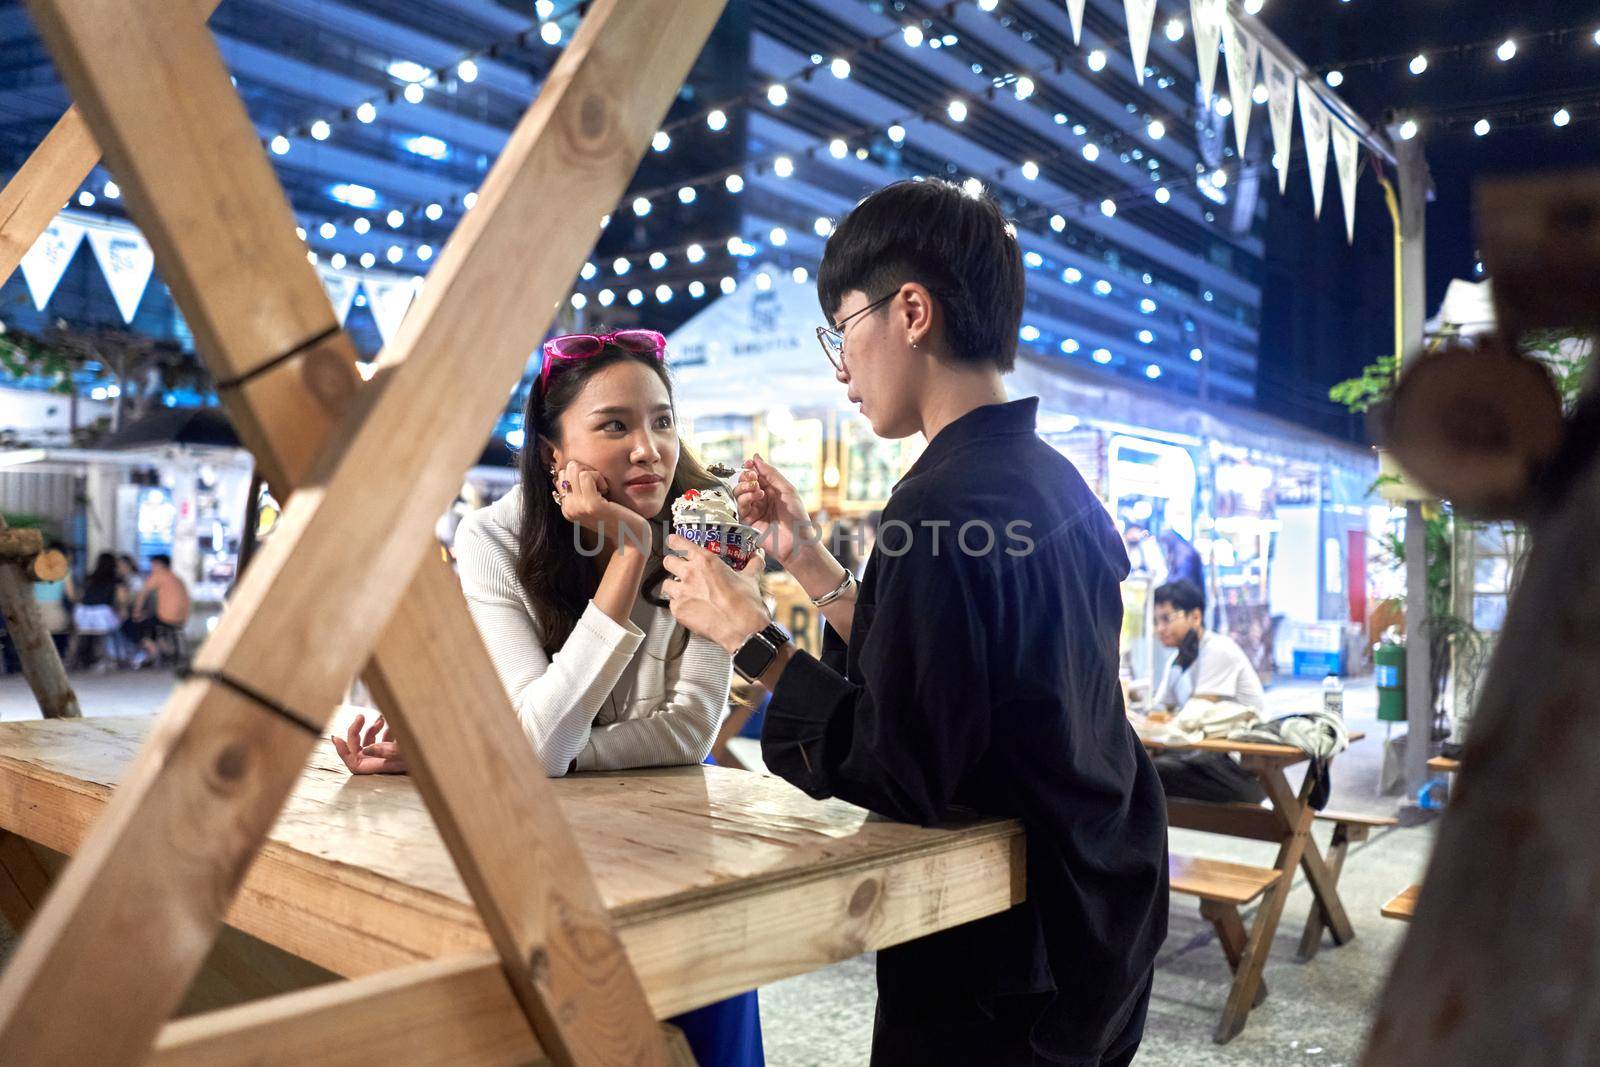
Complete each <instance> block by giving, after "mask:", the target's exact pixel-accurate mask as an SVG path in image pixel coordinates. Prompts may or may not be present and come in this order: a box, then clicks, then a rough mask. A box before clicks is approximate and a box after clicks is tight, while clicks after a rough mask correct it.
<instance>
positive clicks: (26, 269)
mask: <svg viewBox="0 0 1600 1067" xmlns="http://www.w3.org/2000/svg"><path fill="white" fill-rule="evenodd" d="M83 229H84V228H83V227H82V226H80V225H79V224H78V223H76V222H73V221H72V220H71V219H66V218H62V217H60V216H57V217H56V220H55V221H54V222H52V223H51V224H50V225H49V226H48V227H47V228H46V229H45V231H44V232H43V233H41V234H40V235H39V239H38V240H37V241H34V242H33V247H32V248H30V249H28V252H27V254H26V255H24V256H23V257H22V263H21V267H22V281H23V284H25V285H26V286H27V287H28V295H29V296H31V297H33V309H34V310H35V311H43V310H44V306H45V305H46V304H48V303H49V302H50V295H51V294H52V293H54V292H55V291H56V286H58V285H60V284H61V276H62V275H63V274H65V273H66V271H67V264H69V263H71V262H72V257H73V255H75V254H76V253H77V251H78V245H79V244H81V243H82V242H83Z"/></svg>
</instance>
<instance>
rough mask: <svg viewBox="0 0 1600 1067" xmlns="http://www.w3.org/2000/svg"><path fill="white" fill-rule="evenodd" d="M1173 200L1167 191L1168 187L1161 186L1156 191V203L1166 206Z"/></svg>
mask: <svg viewBox="0 0 1600 1067" xmlns="http://www.w3.org/2000/svg"><path fill="white" fill-rule="evenodd" d="M1171 199H1172V193H1171V192H1169V191H1168V189H1167V187H1166V186H1165V185H1163V186H1160V187H1159V188H1157V189H1156V203H1158V204H1165V203H1167V202H1169V201H1170V200H1171Z"/></svg>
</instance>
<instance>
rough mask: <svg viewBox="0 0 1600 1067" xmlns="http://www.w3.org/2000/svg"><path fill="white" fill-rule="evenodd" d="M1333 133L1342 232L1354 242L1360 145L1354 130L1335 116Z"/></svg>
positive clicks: (1331, 127)
mask: <svg viewBox="0 0 1600 1067" xmlns="http://www.w3.org/2000/svg"><path fill="white" fill-rule="evenodd" d="M1329 129H1330V130H1331V131H1332V133H1333V162H1334V169H1335V170H1337V171H1338V172H1339V192H1341V193H1343V194H1344V234H1345V240H1346V242H1347V243H1349V244H1355V243H1356V177H1357V175H1356V169H1357V168H1358V167H1359V166H1360V165H1361V146H1360V144H1359V143H1358V142H1357V140H1356V132H1355V131H1354V130H1352V129H1351V128H1350V127H1349V126H1347V125H1345V124H1344V122H1343V121H1342V120H1341V119H1339V118H1337V117H1335V118H1334V119H1333V122H1332V123H1331V124H1330V126H1329Z"/></svg>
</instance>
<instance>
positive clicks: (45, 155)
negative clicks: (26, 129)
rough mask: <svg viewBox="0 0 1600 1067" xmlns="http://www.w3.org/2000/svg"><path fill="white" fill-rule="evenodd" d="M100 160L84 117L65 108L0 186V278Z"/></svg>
mask: <svg viewBox="0 0 1600 1067" xmlns="http://www.w3.org/2000/svg"><path fill="white" fill-rule="evenodd" d="M99 159H100V148H99V146H98V145H96V144H95V143H94V137H93V136H92V135H91V134H90V133H89V127H88V125H87V124H85V123H84V121H83V116H82V115H80V114H78V109H77V108H75V107H69V108H68V109H67V110H66V113H65V114H63V115H62V116H61V118H60V119H58V120H57V121H56V124H55V126H54V127H53V128H51V130H50V132H49V133H48V134H47V135H46V136H45V139H44V140H43V141H41V142H40V143H39V147H38V148H36V149H34V151H33V154H32V155H30V156H29V157H28V160H27V162H26V163H24V164H23V165H22V168H21V169H20V170H18V171H17V173H16V174H14V175H12V176H11V180H10V181H9V182H7V183H6V187H5V188H4V189H0V281H4V280H5V279H7V278H9V277H11V272H12V271H14V270H16V269H17V264H19V263H21V262H22V257H23V256H25V255H27V254H28V249H30V248H32V247H33V242H34V241H36V240H38V239H39V235H40V234H41V233H43V232H44V231H45V228H46V227H47V226H49V225H50V220H51V219H54V218H55V217H56V213H57V212H58V211H60V210H61V205H62V204H65V203H66V202H67V201H68V200H70V199H72V194H73V193H74V192H76V191H77V188H78V186H80V185H82V184H83V179H85V178H87V177H88V176H89V172H90V171H91V170H93V169H94V165H95V163H97V162H98V161H99Z"/></svg>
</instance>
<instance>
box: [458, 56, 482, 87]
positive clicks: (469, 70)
mask: <svg viewBox="0 0 1600 1067" xmlns="http://www.w3.org/2000/svg"><path fill="white" fill-rule="evenodd" d="M456 77H458V78H460V79H461V80H462V81H464V82H466V83H467V84H469V85H470V84H471V83H473V82H475V81H477V80H478V64H476V63H474V62H473V61H472V60H470V59H463V60H462V61H461V62H460V63H457V64H456Z"/></svg>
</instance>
